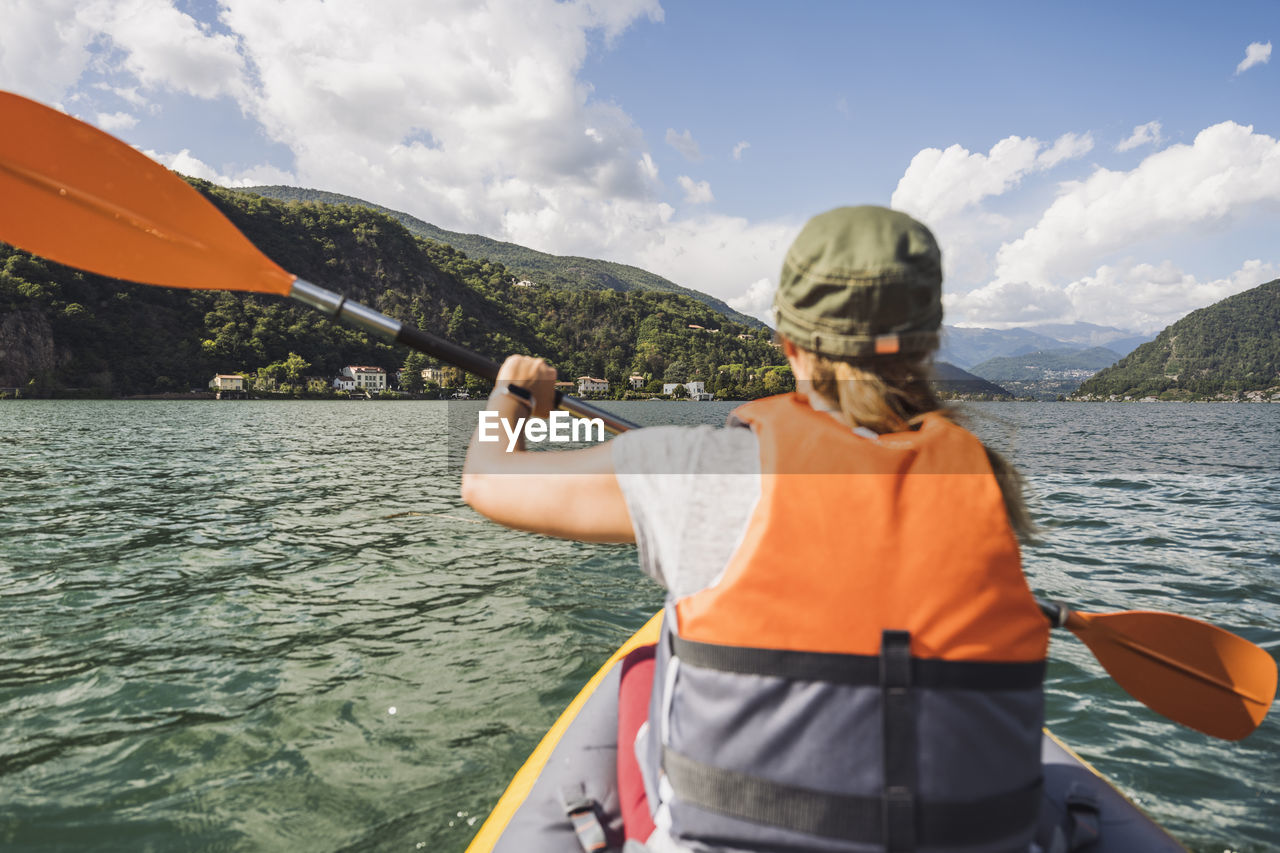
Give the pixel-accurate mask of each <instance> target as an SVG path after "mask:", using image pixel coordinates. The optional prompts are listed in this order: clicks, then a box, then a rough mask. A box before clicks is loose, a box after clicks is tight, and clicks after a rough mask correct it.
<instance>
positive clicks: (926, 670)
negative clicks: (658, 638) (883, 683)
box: [667, 632, 1045, 690]
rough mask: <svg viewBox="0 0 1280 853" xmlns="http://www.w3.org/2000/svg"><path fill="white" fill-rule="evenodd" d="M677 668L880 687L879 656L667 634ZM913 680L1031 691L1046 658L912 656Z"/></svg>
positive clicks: (923, 684) (921, 684)
mask: <svg viewBox="0 0 1280 853" xmlns="http://www.w3.org/2000/svg"><path fill="white" fill-rule="evenodd" d="M667 636H668V637H669V638H670V643H671V652H672V654H674V655H675V656H676V657H678V658H680V664H681V666H683V665H685V664H690V665H692V666H698V667H702V668H703V669H714V670H717V671H719V672H732V673H737V674H738V675H764V676H769V677H772V678H786V679H790V680H793V681H823V682H826V683H828V684H840V685H844V686H847V687H877V686H879V685H880V667H881V662H880V656H879V655H846V654H839V653H835V652H796V651H791V650H789V649H764V648H752V647H749V646H724V645H720V644H718V643H703V642H700V641H698V640H687V639H684V638H683V637H679V636H677V635H676V634H675V633H674V632H671V633H668V635H667ZM910 668H911V684H912V685H913V686H915V687H918V688H921V689H929V690H948V689H951V690H1034V689H1037V688H1039V687H1040V685H1041V684H1042V683H1043V682H1044V673H1045V662H1044V661H1042V660H1041V661H994V662H993V661H966V660H940V659H936V658H912V659H911V661H910Z"/></svg>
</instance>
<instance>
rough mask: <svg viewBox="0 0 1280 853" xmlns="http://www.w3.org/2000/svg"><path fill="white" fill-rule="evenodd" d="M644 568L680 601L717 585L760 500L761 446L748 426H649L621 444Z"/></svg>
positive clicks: (617, 457) (617, 454)
mask: <svg viewBox="0 0 1280 853" xmlns="http://www.w3.org/2000/svg"><path fill="white" fill-rule="evenodd" d="M613 464H614V470H615V471H616V472H617V477H618V484H619V485H620V486H621V488H622V494H623V496H624V497H625V498H626V501H627V509H628V510H629V511H630V513H631V522H632V525H633V526H634V527H635V531H636V546H637V549H638V551H639V556H640V568H641V569H643V570H644V571H645V573H647V574H648V575H650V576H651V577H652V578H653V579H654V580H656V581H657V582H658V583H660V584H662V585H663V586H665V587H666V588H667V590H668V591H669V592H670V593H671V595H672V596H674V597H675V598H683V597H684V596H687V595H692V594H693V593H695V592H698V591H699V590H702V589H705V588H707V587H708V586H711V585H712V584H714V583H715V582H716V580H717V579H718V578H719V576H720V574H721V572H723V571H724V568H725V566H726V565H727V564H728V562H729V558H730V557H732V556H733V553H734V551H736V550H737V548H738V544H739V543H740V542H741V541H742V536H743V533H744V532H745V530H746V527H747V523H748V522H749V521H750V520H751V514H752V512H753V510H754V509H755V506H756V502H757V501H758V500H759V498H760V449H759V443H758V442H757V441H756V437H755V435H754V434H753V433H752V432H751V430H750V429H747V428H746V427H741V426H730V427H724V428H715V427H709V426H698V427H676V426H663V427H647V428H645V429H640V430H634V431H632V432H627V433H623V434H622V435H620V436H618V437H617V438H615V439H614V440H613Z"/></svg>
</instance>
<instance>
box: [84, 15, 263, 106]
mask: <svg viewBox="0 0 1280 853" xmlns="http://www.w3.org/2000/svg"><path fill="white" fill-rule="evenodd" d="M79 17H80V18H81V19H82V20H84V21H86V22H89V23H92V24H93V25H95V27H96V28H97V29H99V30H100V32H101V33H102V34H103V35H105V36H106V37H108V38H109V39H110V40H111V41H112V43H114V45H115V46H116V47H117V48H118V49H119V50H121V51H123V53H124V67H125V69H126V70H128V71H130V72H132V73H133V74H134V75H135V76H136V77H137V79H138V82H139V83H140V84H141V85H142V86H143V87H145V88H148V89H165V90H169V91H174V92H182V93H185V94H189V95H195V96H196V97H200V98H215V97H218V96H221V95H232V96H238V95H241V94H242V93H243V92H244V86H245V81H244V79H243V77H244V68H245V63H244V58H243V57H242V56H241V55H240V52H239V50H238V46H237V43H236V39H235V38H234V37H233V36H230V35H226V34H221V33H214V32H210V31H209V30H208V28H207V27H204V26H202V25H201V24H200V23H199V22H197V21H196V19H195V18H192V17H191V16H190V15H188V14H186V13H184V12H180V11H178V10H177V9H176V8H174V7H173V6H172V5H171V4H170V3H169V2H168V0H111V2H92V3H89V4H88V5H87V6H86V7H85V8H84V9H82V10H81V12H80V13H79Z"/></svg>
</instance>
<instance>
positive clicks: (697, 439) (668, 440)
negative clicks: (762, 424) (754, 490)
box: [613, 425, 760, 475]
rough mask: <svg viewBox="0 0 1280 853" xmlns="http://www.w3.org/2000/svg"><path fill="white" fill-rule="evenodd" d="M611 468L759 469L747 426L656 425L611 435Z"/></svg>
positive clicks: (682, 471)
mask: <svg viewBox="0 0 1280 853" xmlns="http://www.w3.org/2000/svg"><path fill="white" fill-rule="evenodd" d="M613 459H614V469H615V470H616V471H617V473H618V474H620V475H626V474H749V473H758V472H759V470H760V462H759V445H758V443H757V441H756V437H755V435H754V434H753V433H752V431H751V430H749V429H744V428H741V427H734V426H729V427H713V426H705V425H703V426H657V427H645V428H644V429H639V430H633V431H631V432H625V433H623V434H622V435H619V436H618V437H617V438H615V439H613Z"/></svg>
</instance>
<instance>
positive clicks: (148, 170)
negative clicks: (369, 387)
mask: <svg viewBox="0 0 1280 853" xmlns="http://www.w3.org/2000/svg"><path fill="white" fill-rule="evenodd" d="M0 127H3V128H4V132H3V133H0V240H3V241H4V242H6V243H9V244H11V245H14V246H17V247H18V248H20V249H25V250H26V251H28V252H31V253H32V254H35V255H41V256H43V257H46V258H49V259H50V260H53V261H57V262H59V263H62V264H66V265H68V266H73V267H78V268H80V269H83V270H89V271H90V272H95V273H98V274H100V275H106V276H111V277H113V278H123V279H129V280H131V281H138V282H142V283H144V284H159V285H164V286H166V287H187V288H202V289H208V290H249V291H255V292H258V293H278V294H281V295H287V294H288V293H289V287H290V285H291V284H292V283H293V278H294V277H293V276H292V275H290V274H289V273H287V272H285V271H284V270H283V269H282V268H281V267H280V266H279V265H277V264H276V263H275V262H274V261H272V260H271V259H270V258H268V257H267V256H266V255H264V254H262V253H261V252H260V251H258V249H257V248H256V247H255V246H254V245H253V244H252V243H250V242H249V241H248V240H247V239H246V238H245V236H244V235H243V234H241V233H240V232H239V231H238V230H236V227H235V226H234V225H232V224H231V223H230V222H229V221H228V220H227V218H226V217H225V216H223V215H222V214H221V213H220V212H219V211H218V209H217V208H216V207H214V206H213V205H212V204H210V203H209V201H208V200H206V199H205V197H204V196H202V195H200V193H199V192H197V191H196V190H195V189H194V188H193V187H192V186H191V185H190V184H188V183H187V182H186V181H184V180H182V179H181V178H179V177H178V176H177V175H176V174H174V173H173V172H170V171H169V170H168V169H166V168H165V167H163V166H161V165H160V164H159V163H157V162H155V161H154V160H151V159H150V158H148V157H146V156H145V155H143V154H142V153H140V152H139V151H137V150H136V149H134V148H132V147H131V146H129V145H127V144H126V143H124V142H121V141H120V140H119V139H116V138H115V137H114V136H110V135H108V134H106V133H103V132H102V131H100V130H98V129H97V128H95V127H92V126H90V125H87V124H85V123H84V122H82V121H79V120H77V119H74V118H72V117H71V116H69V115H67V114H65V113H61V112H58V111H57V110H53V109H50V108H49V107H46V106H44V105H42V104H38V103H36V102H35V101H32V100H28V99H27V98H23V97H21V96H19V95H15V94H13V93H11V92H0Z"/></svg>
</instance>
